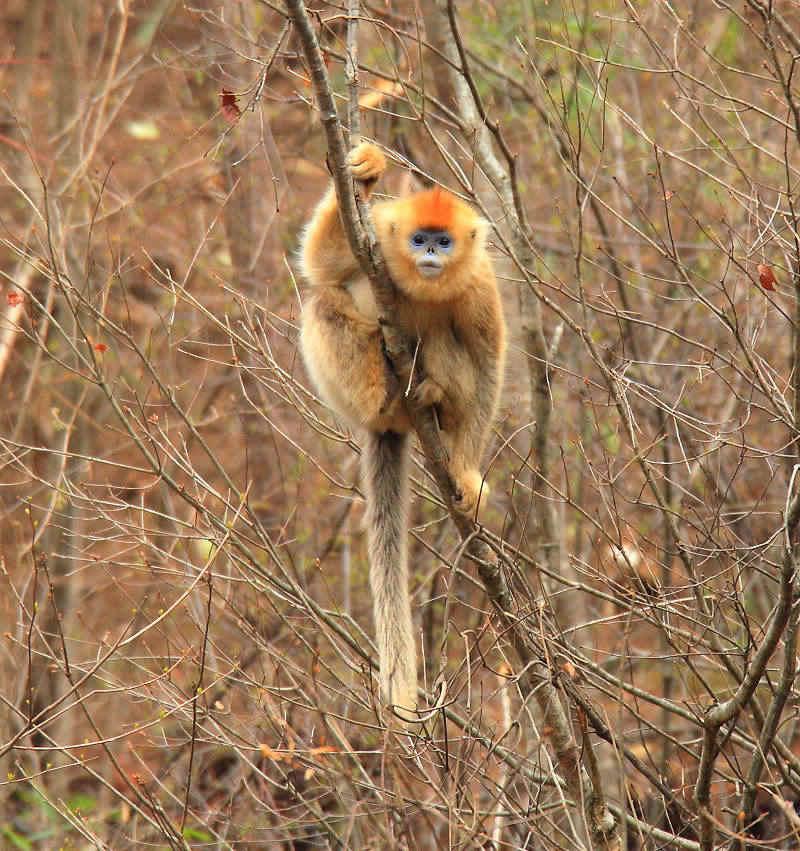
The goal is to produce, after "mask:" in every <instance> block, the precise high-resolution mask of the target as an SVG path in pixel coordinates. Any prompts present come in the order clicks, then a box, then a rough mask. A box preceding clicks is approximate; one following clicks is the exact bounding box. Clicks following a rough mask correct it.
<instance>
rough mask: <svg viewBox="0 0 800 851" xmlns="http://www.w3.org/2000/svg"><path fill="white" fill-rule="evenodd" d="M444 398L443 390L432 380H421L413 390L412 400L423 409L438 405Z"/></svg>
mask: <svg viewBox="0 0 800 851" xmlns="http://www.w3.org/2000/svg"><path fill="white" fill-rule="evenodd" d="M443 398H444V388H443V387H442V385H441V384H439V382H438V381H434V380H433V379H432V378H430V377H428V378H423V379H422V381H420V383H419V384H418V385H417V387H416V389H415V390H414V399H415V400H416V402H417V403H418V404H419V405H421V406H422V407H423V408H429V407H431V405H438V404H439V402H441V401H442V399H443Z"/></svg>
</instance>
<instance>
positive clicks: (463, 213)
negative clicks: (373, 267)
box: [376, 186, 486, 301]
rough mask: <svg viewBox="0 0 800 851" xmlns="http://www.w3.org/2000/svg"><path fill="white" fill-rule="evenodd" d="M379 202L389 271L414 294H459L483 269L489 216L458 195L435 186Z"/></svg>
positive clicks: (380, 229)
mask: <svg viewBox="0 0 800 851" xmlns="http://www.w3.org/2000/svg"><path fill="white" fill-rule="evenodd" d="M380 207H381V209H380V213H379V215H378V216H376V228H377V230H378V236H379V239H380V243H381V248H382V249H383V252H384V255H385V256H386V261H387V263H388V265H389V271H390V272H391V275H392V278H393V279H394V282H395V283H396V284H397V286H398V287H399V288H400V289H401V290H403V291H404V292H405V293H407V294H408V295H409V296H411V297H412V298H416V299H420V300H427V301H447V300H449V299H452V298H456V297H457V296H459V295H460V294H461V293H462V292H463V291H464V290H465V289H466V287H467V286H469V283H470V281H471V280H472V279H473V277H474V276H475V275H476V274H479V273H480V268H479V266H480V265H481V264H482V263H483V262H485V258H486V253H485V241H486V222H485V221H484V220H483V219H482V218H481V217H480V216H479V215H478V214H477V213H476V212H475V211H474V210H473V209H472V207H470V206H469V205H468V204H465V203H464V202H463V201H461V200H460V199H458V198H456V197H455V195H451V194H450V193H449V192H446V191H444V190H442V189H440V188H439V187H438V186H437V187H435V188H434V189H431V190H428V191H425V192H417V193H415V194H414V195H410V196H409V197H408V198H403V199H400V200H399V201H386V202H384V203H382V204H381V205H380ZM376 212H377V211H376Z"/></svg>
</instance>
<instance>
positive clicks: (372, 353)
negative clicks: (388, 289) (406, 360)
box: [301, 287, 411, 432]
mask: <svg viewBox="0 0 800 851" xmlns="http://www.w3.org/2000/svg"><path fill="white" fill-rule="evenodd" d="M301 345H302V348H303V354H304V356H305V361H306V365H307V367H308V370H309V372H310V373H311V377H312V379H313V380H314V383H315V385H316V386H317V388H318V389H319V391H320V393H321V394H322V396H323V398H324V399H325V401H326V402H327V403H328V404H329V405H330V406H331V407H332V408H333V409H334V410H335V411H336V412H337V413H338V414H340V415H341V416H343V417H345V418H346V419H347V420H348V421H349V422H350V423H351V424H353V425H357V426H364V427H366V428H369V429H371V430H374V431H387V430H389V429H391V430H393V431H397V432H407V431H409V430H410V428H411V426H410V423H409V421H408V416H407V414H406V411H405V406H404V404H403V400H402V397H401V396H399V394H398V393H394V394H392V393H391V392H390V389H389V388H390V383H389V380H388V379H389V374H388V372H387V365H386V359H385V357H384V354H383V347H382V338H381V332H380V326H379V325H378V323H377V322H374V321H372V320H369V319H367V318H365V317H364V316H363V315H362V314H361V313H359V312H358V310H357V309H356V307H355V304H354V302H353V299H352V297H351V296H350V294H349V293H348V291H347V290H346V289H343V288H341V287H320V288H318V289H317V290H316V291H315V293H314V296H313V297H312V299H311V301H310V302H308V303H307V304H306V306H305V307H304V309H303V327H302V333H301Z"/></svg>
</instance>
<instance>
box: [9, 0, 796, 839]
mask: <svg viewBox="0 0 800 851" xmlns="http://www.w3.org/2000/svg"><path fill="white" fill-rule="evenodd" d="M307 13H308V14H307ZM306 15H307V16H306ZM0 21H2V27H3V34H4V36H5V38H4V43H5V44H7V45H10V46H11V47H10V48H9V50H8V51H7V52H6V57H7V58H6V60H5V61H4V62H3V63H2V64H1V65H0V75H1V76H2V92H3V95H2V98H3V100H2V119H1V123H0V146H2V152H3V156H2V159H1V160H0V165H1V166H2V167H1V168H0V175H1V176H2V182H1V183H0V223H1V225H2V227H1V228H0V253H1V256H2V260H0V271H1V272H2V281H0V287H2V292H1V293H0V299H2V304H0V311H2V319H0V376H2V387H3V399H4V401H5V404H4V407H3V409H2V410H0V458H1V459H2V473H0V482H1V483H2V485H3V486H2V488H0V500H2V502H0V511H2V515H1V516H2V522H0V547H1V548H2V554H1V555H0V587H1V588H2V591H1V592H0V617H2V623H3V628H2V633H3V635H2V643H0V648H2V651H1V653H2V655H0V683H1V684H0V706H1V707H2V710H1V711H0V763H1V765H2V773H0V845H2V846H3V847H10V848H20V849H29V848H31V849H32V848H37V849H38V848H62V847H74V848H84V847H95V848H108V849H126V848H139V847H170V848H195V847H196V848H201V847H213V848H237V849H238V848H245V847H256V848H261V847H263V848H276V849H277V848H295V849H301V848H316V847H333V848H393V847H404V846H407V847H409V848H414V849H416V848H420V849H424V848H437V849H438V848H464V849H466V848H487V849H488V848H492V849H501V848H502V849H517V848H527V849H548V848H563V849H567V848H570V849H573V848H591V849H618V848H619V849H623V848H627V849H640V848H648V849H655V848H685V849H703V851H710V849H722V848H726V849H732V851H733V849H747V848H768V849H779V848H790V847H796V846H797V845H798V844H799V843H798V838H797V837H799V836H800V819H799V818H798V815H797V812H796V807H795V804H796V802H798V801H800V740H799V739H798V731H797V729H796V728H797V724H796V721H797V707H798V697H800V693H799V692H798V690H797V688H796V687H795V677H796V673H797V671H796V664H797V663H796V658H797V630H798V611H797V604H798V596H799V595H800V587H799V586H798V578H797V576H796V566H797V561H798V557H799V556H800V550H799V549H798V547H799V546H800V541H799V540H798V529H797V526H798V522H799V521H800V480H798V475H797V473H798V470H799V469H800V376H798V370H797V369H796V365H797V359H798V354H800V343H799V342H798V333H797V332H798V325H799V324H800V221H799V220H798V215H800V212H798V210H797V199H796V197H795V194H794V189H795V186H797V185H798V177H800V171H799V169H800V155H798V143H800V85H799V82H800V81H798V79H797V77H798V74H796V65H797V64H798V57H800V36H798V33H800V9H798V8H797V4H795V3H793V2H782V3H774V2H766V0H765V1H764V2H762V0H746V2H744V3H739V4H729V3H724V2H710V0H698V2H695V3H693V4H684V5H677V6H676V5H675V4H672V3H668V2H655V3H651V4H635V3H632V2H625V0H622V2H591V3H585V4H583V5H580V6H577V5H571V6H567V5H563V4H553V3H541V2H532V0H531V1H530V2H529V0H522V2H519V3H500V2H488V0H487V2H475V3H455V2H452V0H450V2H447V0H436V1H435V2H434V0H422V2H418V3H410V2H408V3H406V2H396V3H374V4H368V3H355V2H353V0H351V2H342V3H339V4H336V3H318V4H315V5H313V6H311V7H310V8H309V9H308V10H306V9H305V6H304V4H303V3H300V2H299V0H290V2H287V3H283V2H265V0H244V2H238V0H224V2H222V3H209V2H206V0H201V2H197V3H193V4H183V5H179V4H175V3H174V2H171V0H148V2H144V0H142V2H137V0H120V2H119V3H117V4H106V3H100V2H95V3H88V2H84V0H65V2H63V3H58V4H49V3H47V2H46V0H27V2H24V0H14V2H12V3H11V4H10V7H9V8H8V9H7V10H6V11H4V12H2V13H0ZM304 21H305V22H306V23H305V24H304V23H303V22H304ZM326 97H332V98H333V103H334V104H335V108H336V112H337V114H338V122H337V121H334V116H333V113H332V112H331V111H330V110H327V111H326V110H325V109H323V112H322V115H321V114H320V111H319V109H318V105H319V104H321V103H322V104H324V103H325V98H326ZM321 118H322V119H324V121H321ZM323 124H325V129H323ZM326 130H327V131H328V133H327V135H326V132H325V131H326ZM356 135H362V136H363V137H365V138H369V139H372V140H375V141H376V142H377V143H378V144H380V145H381V146H383V147H384V149H385V150H386V152H387V155H388V156H389V157H390V159H391V160H392V161H393V163H394V167H393V168H392V169H391V170H390V173H389V174H388V175H387V178H386V180H385V181H384V182H382V184H381V186H380V188H379V191H381V192H384V193H386V194H388V195H400V194H403V193H405V192H408V191H411V190H413V189H414V188H415V187H419V186H422V185H429V184H430V183H432V182H438V183H441V184H442V185H444V186H446V187H448V188H449V189H451V190H452V191H454V192H456V193H458V194H460V195H461V196H463V197H464V198H466V199H468V200H470V201H471V202H472V203H473V204H475V205H476V206H477V207H478V208H479V209H480V210H481V211H482V213H483V214H484V215H485V216H486V218H487V219H489V221H490V222H491V224H492V226H493V227H492V231H491V240H492V254H493V257H494V259H495V263H496V267H497V271H498V275H499V280H500V284H501V288H502V292H503V299H504V305H505V312H506V317H507V321H508V324H509V330H510V337H511V346H510V352H509V364H508V371H507V376H506V388H505V392H504V397H503V404H502V410H501V417H500V419H499V421H498V423H497V426H496V430H495V431H496V434H495V438H494V441H493V445H492V447H491V451H490V453H489V456H488V457H487V459H486V466H487V482H488V485H489V486H490V488H491V491H490V497H489V500H488V507H487V510H486V513H485V516H483V517H482V518H481V519H482V525H481V526H480V527H476V528H474V529H470V528H465V527H464V526H463V525H462V526H461V527H460V528H457V527H456V525H455V524H454V523H453V522H452V520H451V519H450V517H449V514H448V511H447V508H446V499H443V498H442V495H441V493H440V491H439V488H438V486H437V483H436V479H435V476H434V475H433V474H432V471H433V473H435V464H432V463H430V462H427V461H426V459H425V454H424V452H423V451H419V452H418V453H417V455H416V456H415V461H416V464H415V466H414V469H413V491H414V493H415V501H414V508H413V511H412V529H411V533H410V534H411V541H410V550H411V564H412V573H413V577H412V593H413V599H414V609H415V611H414V615H415V619H416V621H415V623H416V626H417V634H418V638H419V643H420V647H421V648H422V654H421V656H422V658H423V665H424V667H423V669H422V670H421V674H422V677H421V680H422V683H423V685H424V689H425V701H424V702H423V715H424V716H425V719H424V722H423V723H420V724H419V725H418V730H417V731H416V732H414V733H413V734H412V735H398V734H397V733H396V732H392V730H391V729H390V728H391V726H392V725H391V720H392V719H391V718H390V717H388V718H387V717H386V716H385V715H384V714H381V713H380V712H379V711H378V696H377V685H376V683H377V679H376V675H375V674H376V672H375V670H374V664H375V653H374V646H373V643H372V640H371V636H372V624H371V618H370V601H369V598H368V593H367V587H366V586H367V583H366V575H367V564H366V553H365V547H364V541H363V538H364V535H363V529H362V514H363V502H362V496H361V491H360V488H359V482H358V465H357V457H358V435H357V434H352V433H350V432H348V431H347V430H346V429H345V428H344V427H343V426H342V425H341V423H338V422H337V421H336V419H335V418H334V417H333V416H332V414H331V413H330V411H328V410H327V409H326V408H325V407H324V406H323V405H322V404H321V403H320V402H319V400H318V399H316V398H315V396H314V393H313V389H312V388H311V386H310V384H309V382H308V380H307V377H306V375H305V372H304V370H303V367H302V364H301V362H300V360H299V357H298V351H297V326H298V317H299V314H300V310H301V306H302V302H303V299H304V297H305V296H306V290H305V285H304V282H303V281H301V280H297V278H296V277H295V271H294V270H295V262H294V257H293V251H294V250H295V248H296V245H297V237H298V232H299V230H300V228H301V227H302V224H303V223H304V221H306V220H307V218H308V216H309V213H310V210H311V209H312V207H313V204H314V203H315V201H316V200H317V198H318V197H319V196H320V195H321V194H322V192H323V191H324V187H325V185H326V182H327V181H328V179H329V170H330V172H331V173H333V174H334V176H336V177H337V178H340V179H341V181H342V185H343V186H345V187H346V186H347V184H346V174H343V172H342V171H341V160H342V155H343V153H344V151H345V150H346V145H347V144H348V143H349V141H350V139H351V138H352V137H353V136H356ZM329 149H330V150H329ZM326 157H327V160H328V165H327V167H326ZM351 224H352V222H351ZM423 416H424V415H423ZM423 443H424V444H425V448H426V450H430V447H429V445H428V442H427V440H426V441H423ZM432 460H434V459H432ZM387 722H389V723H388V726H387Z"/></svg>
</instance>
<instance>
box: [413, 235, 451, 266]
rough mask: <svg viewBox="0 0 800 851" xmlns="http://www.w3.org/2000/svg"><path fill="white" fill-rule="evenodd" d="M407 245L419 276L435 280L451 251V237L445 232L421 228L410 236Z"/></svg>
mask: <svg viewBox="0 0 800 851" xmlns="http://www.w3.org/2000/svg"><path fill="white" fill-rule="evenodd" d="M408 245H409V248H410V249H411V254H412V255H413V256H414V257H415V258H416V261H417V269H418V270H419V273H420V275H422V276H423V277H424V278H435V277H436V276H437V275H438V274H439V273H440V272H441V271H442V269H443V268H444V264H445V260H446V259H447V257H448V255H450V254H451V253H452V251H453V237H452V236H450V234H449V233H448V232H447V231H446V230H431V229H430V228H421V229H420V230H415V231H414V233H412V234H411V236H410V237H409V240H408Z"/></svg>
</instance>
